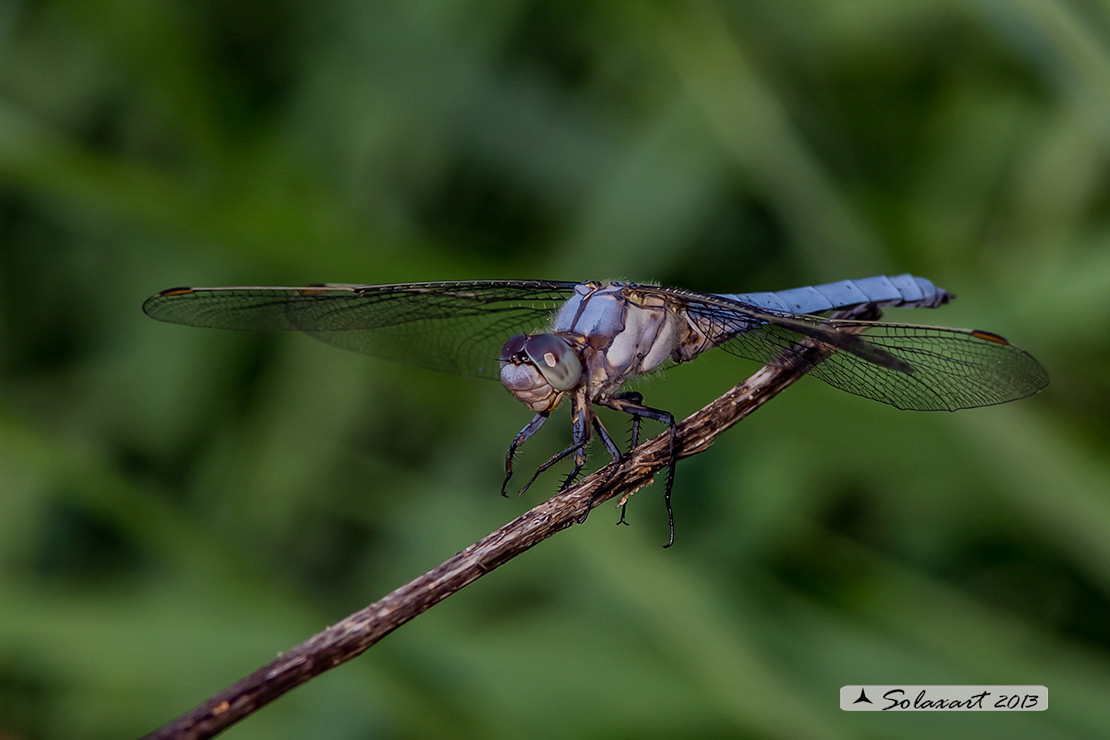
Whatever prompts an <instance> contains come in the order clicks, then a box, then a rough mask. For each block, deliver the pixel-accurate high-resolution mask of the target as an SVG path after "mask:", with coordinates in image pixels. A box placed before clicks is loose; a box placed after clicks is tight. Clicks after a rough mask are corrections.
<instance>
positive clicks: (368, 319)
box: [143, 280, 576, 379]
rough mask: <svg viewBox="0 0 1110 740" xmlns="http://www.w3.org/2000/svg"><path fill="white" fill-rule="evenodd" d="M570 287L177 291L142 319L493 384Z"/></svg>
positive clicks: (498, 284) (525, 283)
mask: <svg viewBox="0 0 1110 740" xmlns="http://www.w3.org/2000/svg"><path fill="white" fill-rule="evenodd" d="M575 285H576V284H575V283H571V282H557V281H544V280H482V281H463V282H441V283H406V284H400V285H339V284H326V285H317V286H308V287H302V288H288V287H240V288H175V289H171V290H165V291H162V292H161V293H159V294H157V295H155V296H153V297H151V298H150V299H148V300H147V301H146V303H144V304H143V311H145V312H146V313H147V315H149V316H151V317H152V318H155V319H158V320H160V321H168V322H171V323H176V324H185V325H188V326H200V327H209V328H219V329H239V330H247V331H298V332H303V333H305V334H308V335H309V336H311V337H313V338H314V339H318V340H320V341H322V342H326V343H328V344H331V345H334V346H337V347H341V348H343V349H348V350H353V351H355V352H362V353H364V354H369V355H374V356H376V357H382V358H385V359H390V360H398V361H401V362H406V363H409V364H413V365H417V366H419V367H424V368H428V369H431V370H438V371H441V372H450V373H454V374H457V375H468V376H476V377H484V378H492V379H496V378H497V377H498V373H499V368H498V359H499V358H500V355H501V347H502V345H503V344H504V342H505V340H507V339H508V338H509V337H511V336H512V335H513V334H515V333H517V332H522V331H523V332H529V331H536V330H539V329H543V328H544V327H546V325H547V324H548V323H549V321H550V318H551V316H552V315H553V314H554V312H555V311H556V310H557V309H558V307H559V306H560V305H561V304H562V302H564V301H565V300H566V299H567V298H569V297H570V295H571V294H572V293H573V291H574V286H575Z"/></svg>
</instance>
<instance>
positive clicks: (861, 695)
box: [852, 686, 872, 704]
mask: <svg viewBox="0 0 1110 740" xmlns="http://www.w3.org/2000/svg"><path fill="white" fill-rule="evenodd" d="M852 703H853V704H863V703H866V704H871V703H872V702H871V700H870V699H868V698H867V692H866V691H864V690H863V687H862V686H860V687H859V698H858V699H856V700H855V701H854V702H852Z"/></svg>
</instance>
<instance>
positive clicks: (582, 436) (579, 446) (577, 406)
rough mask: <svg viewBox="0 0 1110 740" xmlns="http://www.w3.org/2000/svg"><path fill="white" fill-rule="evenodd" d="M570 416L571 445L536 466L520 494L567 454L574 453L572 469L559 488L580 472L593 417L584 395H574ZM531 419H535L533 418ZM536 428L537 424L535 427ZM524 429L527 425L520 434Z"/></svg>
mask: <svg viewBox="0 0 1110 740" xmlns="http://www.w3.org/2000/svg"><path fill="white" fill-rule="evenodd" d="M571 418H572V420H573V422H574V427H573V428H574V437H573V441H572V444H571V446H570V447H568V448H566V449H565V450H563V451H562V452H560V453H558V454H556V455H553V456H551V457H550V458H548V460H547V461H546V462H544V463H543V464H542V465H540V466H539V467H538V468H536V472H535V473H533V474H532V477H531V478H530V479H529V480H528V483H527V484H525V486H524V488H522V489H520V493H521V494H523V493H524V492H525V491H527V490H528V488H529V487H530V486H531V485H532V484H533V483H535V482H536V479H537V478H539V477H540V474H542V473H543V472H544V471H545V470H547V469H548V468H550V467H551V466H552V465H554V464H555V463H557V462H559V461H560V460H562V459H563V458H565V457H567V456H568V455H571V454H573V455H574V469H573V470H572V471H571V472H570V475H568V476H567V478H566V480H565V481H563V485H562V486H560V487H559V490H560V491H563V490H566V489H567V488H569V487H570V484H571V483H573V482H574V479H575V478H577V477H578V474H579V473H580V472H582V468H583V466H585V464H586V445H587V443H589V441H590V420H591V419H592V418H593V411H592V410H591V409H590V405H589V402H588V401H586V399H585V396H583V397H582V398H581V399H579V398H578V396H575V397H574V400H573V401H572V406H571ZM533 421H535V420H534V419H533ZM541 423H542V422H541ZM529 426H531V425H529ZM538 428H539V427H538V426H537V429H538ZM525 431H528V427H525V428H524V430H522V431H521V434H524V432H525ZM532 431H535V430H532ZM517 436H518V437H519V436H520V435H519V434H518V435H517Z"/></svg>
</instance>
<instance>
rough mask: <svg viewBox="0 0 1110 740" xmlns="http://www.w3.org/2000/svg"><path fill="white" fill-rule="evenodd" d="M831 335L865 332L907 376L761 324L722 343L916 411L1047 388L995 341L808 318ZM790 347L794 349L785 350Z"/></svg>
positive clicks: (1026, 362) (1023, 357)
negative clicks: (829, 329) (900, 365)
mask: <svg viewBox="0 0 1110 740" xmlns="http://www.w3.org/2000/svg"><path fill="white" fill-rule="evenodd" d="M813 320H814V321H815V322H817V321H823V322H824V323H825V325H826V326H828V327H829V328H831V329H833V330H835V331H858V332H866V333H864V334H862V335H861V336H860V339H861V340H862V341H864V342H866V343H867V344H869V345H871V346H873V347H876V348H878V349H880V350H881V351H882V352H883V353H885V354H889V355H892V356H894V357H896V358H898V360H900V361H901V362H902V363H903V366H904V367H905V368H906V369H901V368H895V367H891V366H890V365H889V364H877V363H874V362H871V361H869V360H867V359H865V358H864V357H863V356H861V355H859V354H855V353H852V352H846V351H841V350H835V351H834V350H832V348H831V347H828V346H825V347H822V348H821V350H820V351H815V350H814V349H813V346H814V344H813V342H812V340H811V339H809V338H804V339H802V340H801V342H800V343H799V342H798V338H796V337H794V336H792V332H791V331H790V330H789V329H784V328H783V327H780V326H776V325H774V324H764V325H761V326H758V327H756V328H754V329H752V330H750V331H748V332H745V333H743V334H739V335H736V336H734V337H732V338H731V339H726V340H725V341H723V342H722V343H721V344H720V345H719V346H720V347H721V348H722V349H723V350H725V351H726V352H729V353H731V354H734V355H737V356H739V357H746V358H749V359H755V360H757V361H761V362H764V363H766V364H771V365H776V366H784V367H792V368H795V369H797V370H800V371H802V372H806V373H808V374H810V375H812V376H813V377H815V378H818V379H819V380H823V381H824V382H826V383H828V384H829V385H831V386H833V387H834V388H839V389H841V390H844V391H847V392H849V393H853V394H855V395H857V396H863V397H865V398H870V399H873V400H875V401H880V402H882V403H887V404H890V405H891V406H894V407H896V408H899V409H911V410H917V411H956V410H959V409H967V408H975V407H978V406H991V405H994V404H998V403H1006V402H1007V401H1014V400H1017V399H1019V398H1025V397H1026V396H1031V395H1033V394H1034V393H1036V392H1037V391H1039V390H1041V389H1042V388H1044V387H1045V386H1046V385H1048V373H1047V372H1046V371H1045V369H1044V367H1042V366H1041V364H1040V363H1039V362H1037V360H1036V359H1034V358H1033V356H1032V355H1030V354H1029V353H1027V352H1025V351H1024V350H1022V349H1020V348H1019V347H1015V346H1014V345H1012V344H1010V343H1009V342H1008V341H1006V340H1005V339H1004V338H1002V337H1000V336H998V335H997V334H991V333H989V332H982V331H973V330H970V329H948V328H942V327H933V326H917V325H914V324H889V323H881V322H870V321H834V320H822V319H818V318H817V317H814V319H813ZM791 343H793V347H784V345H787V344H791Z"/></svg>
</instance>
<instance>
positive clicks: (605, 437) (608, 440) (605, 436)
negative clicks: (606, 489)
mask: <svg viewBox="0 0 1110 740" xmlns="http://www.w3.org/2000/svg"><path fill="white" fill-rule="evenodd" d="M590 416H592V417H593V425H594V429H596V430H597V436H599V437H601V441H602V443H603V444H604V445H605V449H607V450H608V451H609V454H610V455H611V456H612V457H613V464H612V466H610V468H609V474H608V475H606V476H605V483H608V482H609V479H610V478H612V477H613V475H615V474H616V472H617V467H618V466H619V464H620V461H621V460H622V459H623V458H624V454H623V453H621V449H620V447H617V443H616V442H614V441H613V438H612V437H610V436H609V431H608V430H607V429H606V428H605V425H604V424H602V423H601V419H599V418H598V417H597V414H595V413H593V411H592V410H591V411H590ZM603 485H604V484H603ZM599 490H600V489H597V490H595V491H594V493H593V494H591V495H590V503H589V505H588V506H587V507H586V511H585V513H583V514H582V516H580V517H579V518H578V523H579V524H581V523H583V522H584V521H586V517H588V516H589V515H590V512H591V511H592V510H593V508H594V501H595V499H596V498H597V491H599ZM621 518H622V519H623V518H624V516H623V515H622V516H621ZM618 523H619V522H618ZM627 523H628V522H625V524H627Z"/></svg>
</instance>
